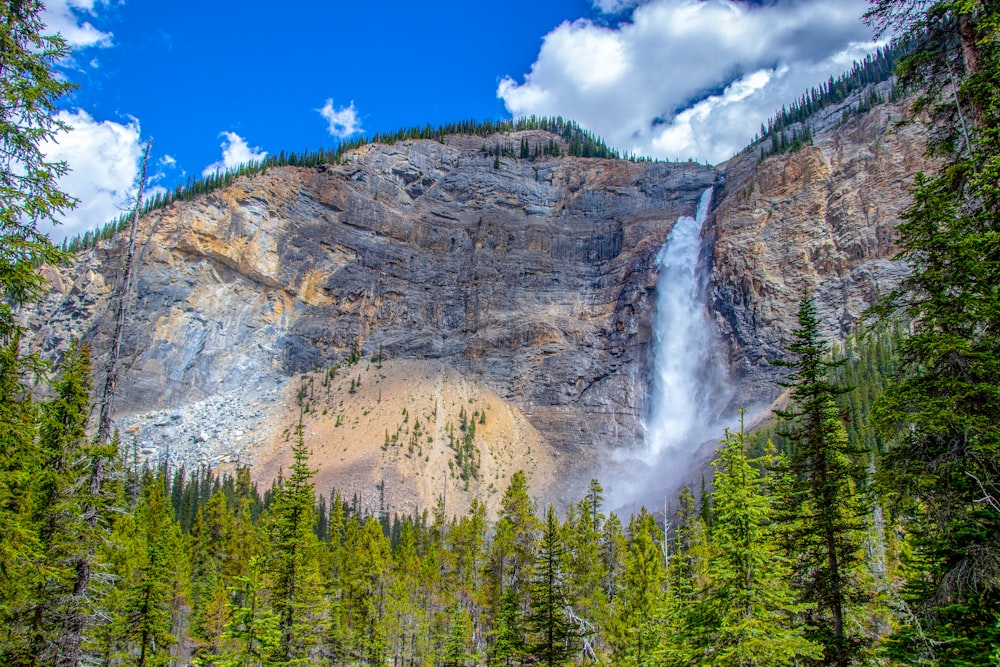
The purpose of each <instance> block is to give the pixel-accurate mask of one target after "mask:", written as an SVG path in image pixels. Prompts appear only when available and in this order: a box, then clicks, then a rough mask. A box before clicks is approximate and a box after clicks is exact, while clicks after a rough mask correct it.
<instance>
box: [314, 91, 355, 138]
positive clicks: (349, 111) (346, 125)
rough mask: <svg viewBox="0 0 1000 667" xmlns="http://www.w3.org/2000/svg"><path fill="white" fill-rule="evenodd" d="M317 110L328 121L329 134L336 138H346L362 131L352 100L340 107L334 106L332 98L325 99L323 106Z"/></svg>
mask: <svg viewBox="0 0 1000 667" xmlns="http://www.w3.org/2000/svg"><path fill="white" fill-rule="evenodd" d="M318 111H319V115H321V116H322V117H323V118H325V119H326V122H327V123H329V128H328V131H329V132H330V135H331V136H334V137H337V138H338V139H346V138H347V137H349V136H351V135H352V134H358V133H359V132H361V131H362V129H361V119H359V118H358V112H357V110H356V109H355V108H354V101H353V100H351V104H350V105H349V106H346V107H341V108H340V109H336V108H334V106H333V100H327V101H326V104H324V105H323V108H322V109H319V110H318Z"/></svg>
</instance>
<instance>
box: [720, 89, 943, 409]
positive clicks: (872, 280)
mask: <svg viewBox="0 0 1000 667" xmlns="http://www.w3.org/2000/svg"><path fill="white" fill-rule="evenodd" d="M842 108H843V107H842V106H841V107H834V108H831V109H829V110H827V112H826V116H825V117H820V118H816V119H814V120H815V122H816V124H818V125H819V126H820V127H825V129H823V130H822V131H820V132H817V133H816V134H815V142H814V145H812V146H807V147H805V148H803V149H801V150H799V151H797V152H794V153H791V154H787V155H778V156H772V157H769V158H767V159H766V160H764V161H763V162H760V163H759V164H758V157H757V155H755V154H750V155H742V156H738V157H736V158H733V159H732V160H730V161H729V162H728V163H727V164H726V165H723V169H724V173H725V186H724V187H723V188H721V190H720V193H719V194H720V197H719V198H718V204H717V206H716V209H715V211H714V217H713V219H712V220H711V221H710V223H711V227H710V232H709V235H708V236H709V237H710V239H711V240H712V241H713V244H712V261H713V271H712V280H711V283H712V297H713V299H712V301H713V307H714V309H715V313H716V319H717V322H718V323H719V328H720V331H721V332H722V334H723V337H724V339H725V340H726V341H727V344H728V346H729V358H730V361H731V364H732V368H733V374H734V376H735V377H737V378H739V386H740V392H739V400H741V401H743V402H744V403H748V402H752V401H753V400H754V398H756V399H757V400H759V399H760V398H764V399H765V400H770V399H771V398H773V397H774V396H775V394H776V393H777V391H776V389H775V386H774V381H775V379H777V377H778V374H779V373H780V369H779V368H777V367H775V366H770V365H768V362H770V361H772V360H774V359H775V358H777V357H778V356H780V355H781V354H782V350H783V349H784V346H785V344H786V342H787V340H788V333H789V332H790V331H791V330H792V329H793V328H794V327H795V326H796V322H795V317H796V313H797V311H798V305H799V300H800V299H801V297H802V295H803V294H805V293H807V292H808V293H809V294H811V295H812V296H813V298H814V302H815V304H816V307H817V311H818V314H819V316H820V319H821V321H822V325H823V330H822V333H823V334H824V335H825V336H826V337H827V338H828V339H830V340H842V339H843V338H844V336H846V335H847V334H849V333H850V332H851V331H852V330H853V328H854V326H855V324H856V323H857V320H858V318H859V316H860V315H861V313H862V312H863V311H864V310H865V308H867V307H868V306H869V305H871V304H872V302H873V301H874V299H875V298H876V297H877V296H878V295H879V294H881V293H884V292H885V291H887V290H889V289H892V288H894V287H895V286H896V285H898V283H899V281H900V280H901V279H902V278H903V277H904V276H905V275H906V272H907V269H906V266H905V265H903V264H901V263H898V262H894V261H892V257H893V256H894V254H895V247H894V245H893V244H894V240H895V238H896V231H895V228H896V225H898V224H899V214H900V212H901V211H902V210H903V209H904V208H905V207H906V205H907V204H908V202H909V197H908V194H907V193H908V189H909V186H910V184H911V183H912V181H913V175H914V174H915V173H916V172H918V171H929V170H931V169H933V164H932V163H931V162H930V161H929V160H928V158H927V157H926V156H925V154H924V153H925V143H924V135H923V129H922V127H921V125H920V124H919V123H914V122H912V121H908V120H907V118H908V111H907V109H908V105H907V104H906V103H899V104H886V105H881V106H878V107H876V108H875V109H874V110H872V111H871V112H868V113H865V114H856V115H853V116H850V117H849V118H847V119H846V120H845V121H842V122H839V121H840V119H841V118H842Z"/></svg>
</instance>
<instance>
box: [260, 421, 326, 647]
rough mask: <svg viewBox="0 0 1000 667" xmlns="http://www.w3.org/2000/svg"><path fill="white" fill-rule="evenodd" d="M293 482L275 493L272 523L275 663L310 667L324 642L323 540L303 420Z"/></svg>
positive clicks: (269, 523) (290, 479) (270, 575)
mask: <svg viewBox="0 0 1000 667" xmlns="http://www.w3.org/2000/svg"><path fill="white" fill-rule="evenodd" d="M292 455H293V463H292V466H291V469H290V471H289V472H290V474H289V476H288V479H287V480H283V481H282V482H281V484H280V485H279V486H278V487H277V488H276V489H275V495H274V499H273V501H272V504H271V508H270V516H269V517H268V520H267V522H266V523H267V528H266V533H267V536H268V547H269V548H268V550H267V556H268V558H267V581H268V584H267V586H268V590H269V592H270V603H271V608H272V609H273V611H274V613H275V614H276V615H277V617H278V631H279V633H280V641H279V645H278V648H277V650H276V651H275V652H274V654H273V656H272V659H273V660H276V661H279V662H281V663H284V664H297V663H303V664H305V663H307V662H308V661H309V656H310V653H311V651H312V650H313V648H314V646H315V644H316V643H317V642H318V636H317V629H316V626H317V624H318V618H319V616H320V582H319V561H318V557H319V541H318V540H317V539H316V534H315V532H313V524H314V514H313V511H314V503H315V491H314V486H313V483H312V477H313V475H314V474H315V473H314V471H313V470H311V469H310V468H309V465H308V459H309V452H308V450H307V449H306V446H305V442H304V438H303V428H302V424H301V422H300V423H299V425H298V427H297V437H296V443H295V445H294V446H293V447H292Z"/></svg>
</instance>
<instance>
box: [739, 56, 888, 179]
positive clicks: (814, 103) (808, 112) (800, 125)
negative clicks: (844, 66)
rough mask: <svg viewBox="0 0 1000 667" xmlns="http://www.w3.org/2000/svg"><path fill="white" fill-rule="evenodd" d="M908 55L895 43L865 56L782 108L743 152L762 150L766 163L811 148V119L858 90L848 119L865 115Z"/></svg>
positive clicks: (880, 97)
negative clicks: (881, 86) (771, 157)
mask: <svg viewBox="0 0 1000 667" xmlns="http://www.w3.org/2000/svg"><path fill="white" fill-rule="evenodd" d="M905 52H906V48H905V46H904V45H901V44H898V43H895V42H894V43H891V44H889V45H888V46H886V47H879V48H878V49H877V50H876V52H875V53H874V54H869V55H867V56H865V59H864V60H863V61H861V62H855V63H854V66H853V67H852V68H851V70H850V71H849V72H846V73H844V74H842V75H840V76H839V77H837V78H834V77H832V76H831V77H830V79H829V81H827V82H825V83H823V84H821V85H819V86H816V87H814V88H812V89H811V90H810V91H809V92H808V93H805V94H803V95H802V96H801V97H800V98H799V99H798V100H796V101H795V102H792V104H791V105H788V106H783V107H782V108H781V111H779V112H778V113H777V114H775V116H773V117H772V118H769V119H768V121H767V125H766V127H765V126H764V125H761V128H760V132H759V133H758V134H757V136H756V137H754V140H753V141H752V142H751V143H750V145H749V146H747V148H746V149H744V150H745V151H751V150H753V149H755V148H759V151H760V158H761V159H762V160H763V159H764V158H765V157H767V156H769V155H776V154H780V153H790V152H794V151H797V150H798V149H800V148H802V147H803V146H808V145H812V130H811V129H810V127H809V120H810V118H811V117H812V116H813V115H814V114H816V113H817V112H819V111H821V110H823V109H825V108H827V107H829V106H832V105H834V104H839V103H841V102H843V101H845V100H847V99H848V98H849V97H850V96H851V95H853V94H855V93H857V92H858V91H861V93H862V94H861V99H860V101H859V102H858V104H857V106H851V107H850V108H849V109H845V111H844V114H845V120H846V117H847V115H849V114H854V113H864V112H866V111H869V110H871V109H872V108H873V107H874V106H876V105H878V104H882V103H884V102H885V100H884V99H883V97H882V95H881V94H880V93H879V92H878V90H877V89H875V87H874V86H875V84H878V83H881V82H883V81H887V80H889V78H890V77H892V75H893V73H894V70H895V67H896V62H897V60H898V59H899V58H900V56H901V55H903V54H905Z"/></svg>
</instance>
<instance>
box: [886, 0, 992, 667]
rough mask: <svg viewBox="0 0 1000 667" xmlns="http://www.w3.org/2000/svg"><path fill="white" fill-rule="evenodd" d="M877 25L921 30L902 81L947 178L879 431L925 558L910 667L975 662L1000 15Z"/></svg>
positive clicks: (899, 306)
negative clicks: (916, 94)
mask: <svg viewBox="0 0 1000 667" xmlns="http://www.w3.org/2000/svg"><path fill="white" fill-rule="evenodd" d="M872 4H873V7H872V10H871V11H870V12H869V14H868V18H869V20H870V21H871V22H872V23H873V24H874V25H876V27H878V28H880V29H882V30H885V29H888V28H892V29H896V28H897V27H899V26H900V25H902V26H903V27H904V28H905V29H908V30H909V32H908V35H907V37H908V39H909V40H910V45H911V47H912V55H910V56H908V57H907V58H905V59H904V61H903V62H902V64H901V76H902V78H903V81H904V83H907V84H911V85H912V84H916V86H915V87H917V88H918V89H919V90H921V91H922V93H923V94H922V96H921V99H920V104H921V107H922V108H923V109H927V110H929V111H930V114H929V120H930V132H929V136H930V137H931V140H932V141H931V148H932V149H933V150H935V152H936V153H937V155H938V156H939V157H940V158H941V165H940V167H939V169H938V171H937V173H936V174H935V175H933V176H925V175H918V176H917V178H916V180H915V183H914V187H913V190H912V194H913V204H912V205H911V207H910V208H909V209H908V210H907V211H906V212H905V213H904V215H903V216H902V218H903V224H901V225H900V226H899V233H900V239H899V242H898V247H899V248H900V250H901V253H900V256H901V258H902V259H904V260H906V261H907V262H908V263H909V264H910V266H911V267H912V272H911V273H910V275H909V277H908V278H907V279H906V280H905V281H904V283H903V285H902V286H901V288H900V289H899V290H897V291H895V292H894V293H892V294H891V295H889V297H888V298H887V299H885V300H883V301H882V303H881V304H880V307H879V309H878V310H877V311H876V313H877V314H878V315H881V316H883V317H886V318H889V317H892V316H894V315H896V314H897V313H899V312H902V313H903V314H904V315H905V316H906V318H907V319H908V321H910V322H912V327H911V334H910V335H909V336H908V337H906V338H905V339H904V341H903V342H902V344H901V350H900V351H901V358H902V369H901V372H900V374H899V376H898V378H897V379H896V381H895V382H892V383H891V384H890V386H889V387H888V389H887V390H886V392H885V394H884V395H883V398H882V399H881V400H880V401H879V403H878V404H877V406H876V409H875V412H874V420H875V422H876V424H877V425H878V426H879V428H880V431H881V433H882V435H883V436H884V437H885V438H886V439H887V440H888V441H889V442H891V443H892V444H893V445H894V446H893V447H892V448H891V449H890V451H889V452H888V454H887V455H886V458H885V460H884V462H883V464H882V466H881V474H880V482H881V484H882V487H883V488H884V489H885V490H886V491H887V492H888V493H889V496H890V498H893V499H900V500H903V501H905V500H906V499H910V500H912V502H910V503H908V504H907V505H903V506H902V507H901V509H903V510H905V512H901V514H903V516H904V517H907V520H906V521H905V523H904V526H905V527H906V528H907V529H908V532H909V533H910V534H911V535H912V537H913V543H914V547H915V550H916V553H915V554H914V555H915V559H916V562H917V563H919V567H916V568H912V574H911V576H910V578H909V582H908V586H907V588H906V590H905V591H904V593H905V595H906V598H907V602H908V604H909V606H910V608H911V609H912V610H913V611H914V613H915V618H916V620H917V621H918V622H919V625H917V624H916V623H914V622H912V621H911V622H908V623H907V624H906V626H905V627H903V628H901V629H900V631H899V632H897V633H896V635H895V636H894V638H893V642H892V644H891V649H892V652H893V654H894V655H895V656H896V657H897V658H898V659H900V660H904V661H911V662H916V661H918V660H925V661H934V662H935V664H941V665H965V664H977V661H981V660H983V656H985V655H987V654H988V653H989V652H990V650H991V646H995V645H997V644H1000V630H998V628H997V625H996V617H997V616H998V615H1000V574H998V571H1000V568H998V566H997V563H1000V513H998V512H996V511H995V510H994V509H993V508H992V507H990V503H989V502H988V501H989V499H991V498H992V499H996V498H997V497H1000V336H998V335H997V332H998V330H1000V292H998V290H997V285H998V284H1000V261H998V252H997V247H998V246H997V238H998V235H1000V89H998V86H997V81H1000V7H998V6H997V4H996V3H995V2H985V1H984V0H947V1H945V0H942V1H939V2H933V3H917V2H913V1H912V0H907V1H903V0H878V1H877V2H873V3H872Z"/></svg>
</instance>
